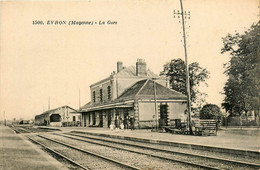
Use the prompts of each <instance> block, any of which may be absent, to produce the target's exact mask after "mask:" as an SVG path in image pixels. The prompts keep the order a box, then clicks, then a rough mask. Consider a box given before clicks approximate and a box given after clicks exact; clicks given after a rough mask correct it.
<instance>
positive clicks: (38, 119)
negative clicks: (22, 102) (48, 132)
mask: <svg viewBox="0 0 260 170" xmlns="http://www.w3.org/2000/svg"><path fill="white" fill-rule="evenodd" d="M80 124H81V114H80V113H78V112H77V110H75V109H73V108H71V107H69V106H61V107H58V108H55V109H51V110H47V111H45V112H43V113H41V114H40V115H36V116H35V125H38V126H79V125H80Z"/></svg>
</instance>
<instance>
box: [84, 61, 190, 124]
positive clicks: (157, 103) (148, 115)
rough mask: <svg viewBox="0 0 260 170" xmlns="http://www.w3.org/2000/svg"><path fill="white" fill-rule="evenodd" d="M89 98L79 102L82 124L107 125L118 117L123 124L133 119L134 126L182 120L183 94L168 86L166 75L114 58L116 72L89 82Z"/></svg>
mask: <svg viewBox="0 0 260 170" xmlns="http://www.w3.org/2000/svg"><path fill="white" fill-rule="evenodd" d="M90 92H91V101H90V102H89V103H87V104H85V105H84V106H82V107H81V108H80V110H79V112H80V113H81V114H82V126H84V127H107V128H109V127H110V125H111V123H113V122H115V119H116V118H117V117H118V119H120V120H121V121H122V122H124V126H125V127H127V123H126V122H127V121H128V120H129V119H131V118H132V119H134V126H135V128H152V127H155V126H159V127H161V126H167V125H174V124H175V122H176V120H179V122H180V121H185V115H184V114H185V110H186V98H187V97H186V96H185V95H183V94H181V93H179V92H177V91H174V90H172V89H170V88H169V79H168V78H166V77H163V76H158V75H156V74H155V73H153V72H152V71H150V70H149V69H147V66H146V62H145V61H144V60H143V59H138V60H137V62H136V66H129V67H124V66H123V63H122V62H120V61H119V62H117V72H113V73H112V74H111V75H110V76H109V77H107V78H106V79H103V80H100V81H99V82H96V83H94V84H92V85H91V86H90Z"/></svg>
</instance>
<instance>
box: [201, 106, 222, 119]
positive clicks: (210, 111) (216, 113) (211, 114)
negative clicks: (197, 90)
mask: <svg viewBox="0 0 260 170" xmlns="http://www.w3.org/2000/svg"><path fill="white" fill-rule="evenodd" d="M200 119H215V120H220V119H221V111H220V108H219V107H218V106H217V105H215V104H206V105H204V106H203V108H202V109H201V110H200Z"/></svg>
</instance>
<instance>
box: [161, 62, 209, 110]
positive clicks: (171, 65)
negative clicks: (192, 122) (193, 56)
mask: <svg viewBox="0 0 260 170" xmlns="http://www.w3.org/2000/svg"><path fill="white" fill-rule="evenodd" d="M185 66H186V65H185V62H184V61H183V60H182V59H173V60H171V61H170V62H168V63H166V64H165V65H164V69H163V71H162V72H161V73H160V75H166V76H167V77H170V87H171V88H172V89H173V90H176V91H179V92H181V93H182V94H185V95H187V91H186V70H185ZM189 75H190V91H191V104H192V107H193V109H194V107H195V106H196V105H197V106H201V105H202V104H203V103H204V102H205V97H206V94H205V93H202V92H200V91H199V89H198V87H199V86H200V85H201V84H202V83H204V84H205V85H206V86H207V83H206V79H208V78H209V72H208V71H207V70H206V69H205V68H202V67H200V66H199V63H197V62H194V63H191V64H190V65H189Z"/></svg>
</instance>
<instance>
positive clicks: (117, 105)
mask: <svg viewBox="0 0 260 170" xmlns="http://www.w3.org/2000/svg"><path fill="white" fill-rule="evenodd" d="M132 107H134V100H132V101H128V102H121V103H112V104H106V105H101V106H94V107H90V108H86V109H82V110H81V111H80V112H91V111H99V110H105V109H116V108H132Z"/></svg>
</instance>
